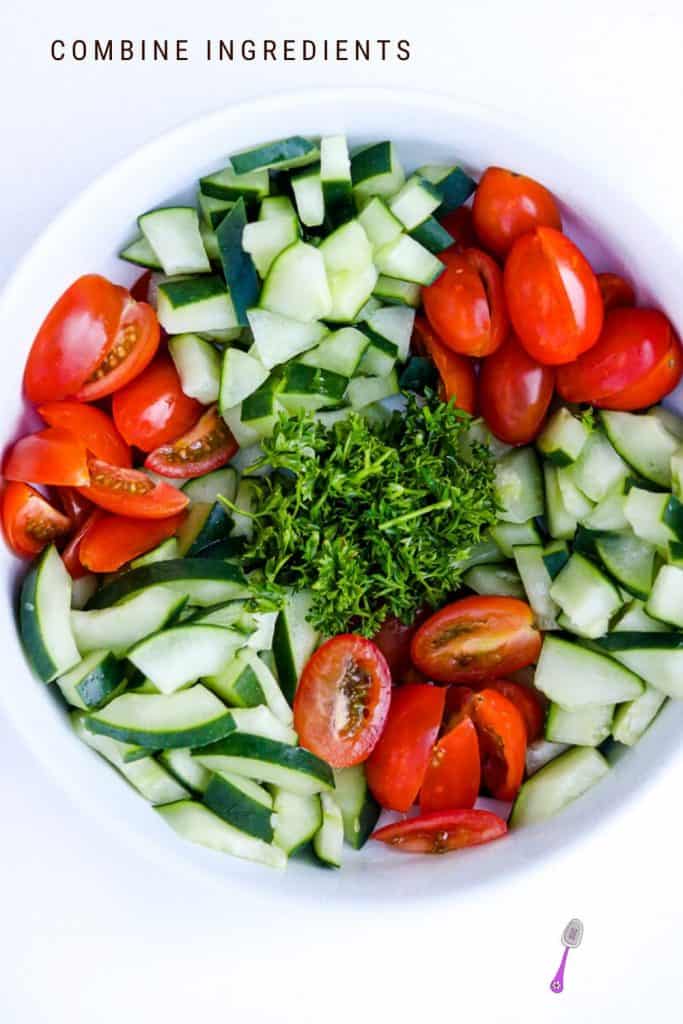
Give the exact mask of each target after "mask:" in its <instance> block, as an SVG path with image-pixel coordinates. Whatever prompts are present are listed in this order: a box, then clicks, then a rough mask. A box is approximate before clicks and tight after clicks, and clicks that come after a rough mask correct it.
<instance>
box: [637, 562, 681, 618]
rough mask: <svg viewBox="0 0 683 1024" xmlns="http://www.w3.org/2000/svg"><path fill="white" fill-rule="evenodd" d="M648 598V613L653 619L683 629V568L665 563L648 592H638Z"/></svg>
mask: <svg viewBox="0 0 683 1024" xmlns="http://www.w3.org/2000/svg"><path fill="white" fill-rule="evenodd" d="M636 596H638V597H642V598H647V603H646V605H645V611H646V613H647V614H648V615H649V616H651V617H652V618H653V619H658V620H659V621H660V622H666V623H668V624H670V625H672V626H678V628H679V629H683V569H682V568H679V567H678V566H675V565H663V566H661V568H660V569H659V571H658V573H657V576H656V579H655V581H654V584H653V585H652V588H651V590H650V592H649V596H648V593H647V592H646V593H644V594H638V595H636Z"/></svg>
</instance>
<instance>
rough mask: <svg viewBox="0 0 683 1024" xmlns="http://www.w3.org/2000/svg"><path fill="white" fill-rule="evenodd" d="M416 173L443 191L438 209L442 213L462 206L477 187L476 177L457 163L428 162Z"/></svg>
mask: <svg viewBox="0 0 683 1024" xmlns="http://www.w3.org/2000/svg"><path fill="white" fill-rule="evenodd" d="M415 174H416V175H418V176H419V177H420V178H425V179H426V180H427V181H429V182H431V183H432V185H434V186H435V187H436V188H437V189H438V191H439V192H440V193H441V205H440V207H439V209H438V210H437V213H438V214H440V215H441V214H444V213H448V212H450V211H451V210H456V209H457V208H458V207H459V206H462V204H463V203H464V202H466V201H467V200H468V199H469V197H470V196H471V195H472V193H473V192H474V190H475V188H476V187H477V183H476V182H475V181H474V179H473V178H471V177H470V176H469V174H467V173H466V172H465V171H464V170H463V169H462V167H459V166H458V165H457V164H456V165H455V166H444V165H442V164H426V165H424V166H423V167H418V169H417V170H416V172H415Z"/></svg>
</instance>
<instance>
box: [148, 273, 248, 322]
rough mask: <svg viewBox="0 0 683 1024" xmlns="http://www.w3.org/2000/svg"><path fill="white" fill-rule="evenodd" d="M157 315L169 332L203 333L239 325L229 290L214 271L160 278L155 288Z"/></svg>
mask: <svg viewBox="0 0 683 1024" xmlns="http://www.w3.org/2000/svg"><path fill="white" fill-rule="evenodd" d="M157 316H158V317H159V323H160V324H161V326H162V327H163V328H164V330H165V331H166V332H167V333H168V334H205V333H212V332H215V331H223V330H232V329H233V328H238V327H239V326H240V325H239V320H238V319H237V314H236V312H235V307H234V305H233V302H232V298H231V296H230V292H229V291H228V290H227V288H226V287H225V282H224V281H223V280H222V279H221V278H220V277H219V276H218V275H217V274H201V275H198V276H195V277H189V278H188V277H183V278H171V279H169V280H165V281H162V282H161V283H160V284H159V285H158V287H157Z"/></svg>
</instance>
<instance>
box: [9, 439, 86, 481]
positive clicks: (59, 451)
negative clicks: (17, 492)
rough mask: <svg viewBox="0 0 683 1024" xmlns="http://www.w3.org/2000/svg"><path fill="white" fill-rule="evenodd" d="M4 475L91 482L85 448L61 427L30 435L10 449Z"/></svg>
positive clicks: (32, 478) (26, 478) (30, 478)
mask: <svg viewBox="0 0 683 1024" xmlns="http://www.w3.org/2000/svg"><path fill="white" fill-rule="evenodd" d="M3 473H4V475H5V478H6V479H7V480H21V481H26V482H30V483H33V484H63V485H65V486H72V487H79V486H84V485H86V484H87V483H88V480H89V476H88V459H87V452H86V450H85V445H84V444H83V442H82V441H81V440H80V439H79V438H78V437H77V436H76V435H75V434H72V433H71V431H70V430H64V429H63V428H62V427H48V428H47V430H39V431H38V432H37V433H35V434H27V435H26V436H25V437H21V438H20V439H19V440H18V441H17V442H16V443H15V444H14V445H13V446H12V448H11V449H10V451H9V455H8V456H7V459H6V460H5V468H4V470H3Z"/></svg>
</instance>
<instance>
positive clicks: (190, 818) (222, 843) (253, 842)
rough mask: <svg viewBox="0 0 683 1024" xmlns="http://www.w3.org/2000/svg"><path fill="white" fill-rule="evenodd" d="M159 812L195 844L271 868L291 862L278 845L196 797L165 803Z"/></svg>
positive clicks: (179, 832) (183, 837)
mask: <svg viewBox="0 0 683 1024" xmlns="http://www.w3.org/2000/svg"><path fill="white" fill-rule="evenodd" d="M158 813H159V814H160V815H161V817H162V818H163V819H164V821H165V822H166V824H167V825H170V827H171V828H172V829H173V830H174V831H175V832H176V833H177V834H178V835H179V836H180V837H181V838H182V839H187V840H189V841H190V842H191V843H198V844H199V845H200V846H208V847H209V849H211V850H216V851H218V852H219V853H229V854H232V856H233V857H240V858H242V859H243V860H251V861H256V862H257V863H259V864H265V865H266V866H267V867H271V868H284V867H286V865H287V857H286V856H285V854H284V853H283V851H282V850H280V849H279V848H278V847H277V846H273V845H271V844H270V843H264V841H263V840H262V839H258V838H257V837H256V836H252V835H249V833H248V832H242V831H241V830H240V829H238V828H235V827H234V825H230V824H228V822H227V821H223V819H222V818H220V817H219V816H218V815H217V814H214V813H213V811H210V810H209V808H208V807H205V806H204V804H200V803H198V802H197V801H195V800H179V801H177V802H176V803H172V804H165V805H164V806H163V807H159V808H158Z"/></svg>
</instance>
